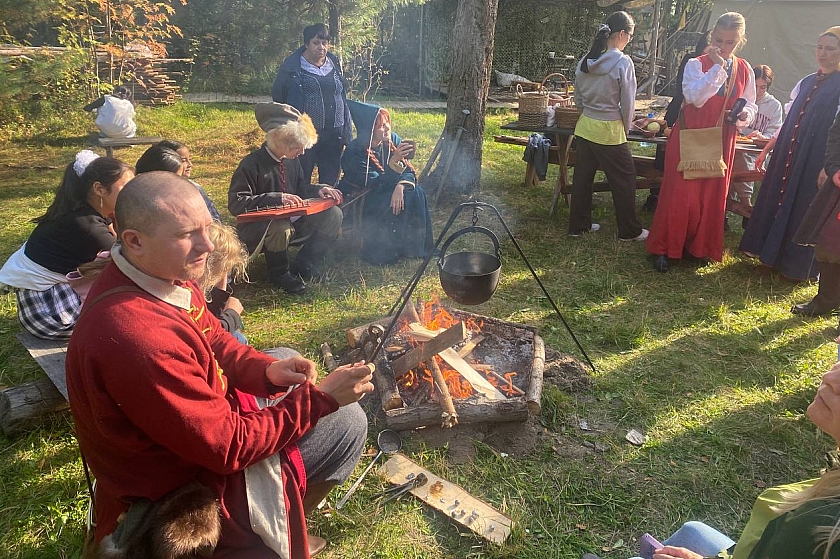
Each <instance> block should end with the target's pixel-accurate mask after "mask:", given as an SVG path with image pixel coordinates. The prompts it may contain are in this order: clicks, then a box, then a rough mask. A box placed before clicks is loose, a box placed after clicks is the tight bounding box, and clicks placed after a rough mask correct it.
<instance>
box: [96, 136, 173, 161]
mask: <svg viewBox="0 0 840 559" xmlns="http://www.w3.org/2000/svg"><path fill="white" fill-rule="evenodd" d="M97 141H98V142H99V145H100V146H101V147H103V148H105V155H107V156H108V157H114V148H127V147H131V146H142V145H151V146H153V145H155V144H159V143H161V142H162V141H163V138H160V137H158V136H135V137H134V138H98V139H97Z"/></svg>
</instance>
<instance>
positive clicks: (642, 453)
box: [0, 103, 837, 559]
mask: <svg viewBox="0 0 840 559" xmlns="http://www.w3.org/2000/svg"><path fill="white" fill-rule="evenodd" d="M70 116H71V118H67V115H63V116H61V117H56V118H55V119H54V120H53V121H52V124H51V125H50V126H49V127H48V131H44V132H39V131H38V130H35V129H30V130H28V131H24V132H25V133H20V132H19V131H14V130H13V131H11V134H12V136H13V137H12V138H11V139H10V140H11V141H8V142H6V143H4V144H3V145H2V146H0V196H2V200H3V203H2V205H0V258H2V259H3V260H5V258H6V257H7V256H8V255H9V254H11V253H12V252H13V251H14V250H16V249H17V248H18V247H19V246H20V244H21V243H22V242H23V241H24V240H25V239H26V237H27V234H28V233H29V231H31V229H32V226H33V225H32V223H30V221H29V220H30V219H31V218H32V217H35V216H37V215H39V214H40V213H41V212H42V211H43V209H44V208H45V207H46V205H47V204H48V203H49V201H50V200H51V198H52V192H53V190H54V188H55V186H56V185H57V184H58V182H59V179H60V176H61V170H62V168H63V166H64V165H65V164H66V163H67V162H68V161H70V160H71V158H72V156H73V154H74V153H75V152H76V151H78V149H79V148H80V147H81V146H82V145H85V141H88V136H87V134H88V132H89V130H90V128H91V127H90V126H89V124H90V123H89V121H88V120H86V115H84V114H73V115H70ZM514 118H515V117H514V115H513V114H511V113H500V114H494V115H490V116H488V119H487V137H488V138H491V136H492V134H493V133H498V127H499V125H500V124H502V123H504V122H506V121H509V120H513V119H514ZM138 122H139V126H140V130H141V132H142V133H143V134H144V135H145V134H148V135H160V136H164V137H174V138H177V139H179V140H181V141H184V142H185V143H186V144H188V145H189V146H190V147H191V149H192V152H193V162H194V164H195V171H194V178H195V179H196V180H198V181H199V182H200V183H201V184H202V185H203V186H204V187H205V188H206V189H207V190H208V191H209V193H210V194H211V196H212V197H213V198H214V199H215V200H216V202H217V204H218V205H219V206H220V207H221V208H223V207H224V206H225V203H224V201H225V199H226V189H227V184H228V180H229V178H230V175H231V173H232V171H233V169H234V168H235V166H236V164H237V162H238V161H239V159H240V158H241V157H242V156H244V155H245V154H246V153H247V152H248V151H249V150H250V149H252V148H254V147H256V146H258V145H259V143H260V138H261V136H260V134H259V131H258V129H257V128H256V126H255V123H254V120H253V116H252V112H251V110H250V108H249V107H247V106H233V105H196V104H189V103H181V104H177V105H175V106H172V107H165V108H157V109H154V110H151V109H144V108H141V109H140V110H139V114H138ZM394 122H395V129H396V130H397V131H399V132H400V134H401V135H403V137H411V138H413V139H415V140H417V143H418V152H419V155H418V160H419V161H421V162H422V161H424V160H425V157H427V156H428V154H429V153H430V151H431V149H432V146H433V145H434V141H435V140H436V138H437V135H438V133H439V131H440V129H441V128H442V125H443V115H442V114H441V113H439V112H424V113H418V112H396V113H395V114H394ZM141 151H142V150H141V149H140V148H134V149H128V150H123V151H119V152H118V156H119V157H121V158H124V159H125V160H126V161H128V162H133V161H135V160H136V158H137V157H138V156H139V154H140V153H141ZM484 159H485V162H484V175H483V192H482V195H481V197H482V199H483V200H485V201H488V202H491V203H493V204H495V205H496V206H497V207H498V208H499V209H500V211H501V212H502V214H503V215H504V218H505V220H506V221H507V222H508V224H509V225H510V226H511V228H512V229H513V231H514V234H515V235H516V237H517V239H518V241H519V243H520V244H521V245H522V247H523V249H524V251H525V252H526V254H527V256H528V258H529V260H530V261H531V262H532V264H533V265H534V266H535V268H536V269H537V271H538V273H539V274H540V276H541V277H542V278H543V281H544V282H545V284H546V286H547V288H548V290H549V292H550V293H551V295H552V297H553V298H554V299H555V300H556V301H557V302H558V304H559V306H560V308H561V310H562V311H563V313H564V316H565V317H566V319H567V320H568V321H569V323H570V324H571V326H572V328H573V329H574V330H575V332H576V333H577V334H578V336H579V337H580V339H581V342H582V344H583V345H584V347H585V348H586V350H587V352H588V353H589V355H590V356H591V357H592V358H593V360H594V362H595V365H596V367H597V372H596V373H591V372H588V371H586V370H582V369H578V368H576V367H574V366H568V365H567V364H566V363H565V362H564V361H561V360H560V358H559V357H558V356H557V354H555V353H551V354H550V359H549V361H550V365H552V366H551V367H549V375H548V377H547V385H546V389H545V392H544V394H543V408H542V412H541V414H540V415H539V416H538V417H536V418H534V419H533V420H532V421H531V422H529V423H527V424H524V425H521V426H509V427H506V428H502V429H473V430H469V431H466V430H459V429H456V430H455V431H453V433H452V434H451V436H447V435H448V434H441V433H439V432H435V431H434V430H431V431H429V432H427V433H424V434H423V435H422V436H420V435H412V436H408V437H406V445H405V447H404V450H405V452H406V453H407V454H408V455H409V456H410V457H412V458H413V459H414V460H416V461H418V462H420V463H421V464H423V465H424V466H425V467H427V468H429V469H430V470H432V471H433V472H435V473H437V474H439V475H441V476H443V477H446V478H448V479H450V480H452V481H454V482H457V483H459V484H461V485H463V486H464V487H466V488H467V489H468V490H469V491H471V492H472V493H473V494H474V495H476V496H478V497H480V498H482V499H485V500H487V501H488V502H490V503H492V504H493V505H495V506H496V507H498V508H500V509H502V510H504V511H505V512H506V513H507V514H509V515H511V516H512V517H513V518H515V519H516V521H517V523H518V526H519V529H518V530H517V531H516V532H515V534H514V535H513V536H512V537H511V539H510V541H509V543H508V544H507V545H505V546H503V547H495V546H492V545H488V544H486V543H485V542H483V541H481V540H479V539H477V538H475V537H473V536H472V535H470V534H469V533H466V534H465V533H463V532H459V530H458V528H457V527H456V526H455V525H454V524H451V523H450V522H449V521H448V519H446V518H443V517H442V516H440V515H438V514H437V513H434V512H432V511H431V510H430V509H428V508H426V507H425V506H424V505H422V504H420V503H419V502H418V501H415V500H411V499H405V500H403V501H401V502H398V503H394V504H389V505H386V506H385V507H381V508H380V507H377V505H376V503H375V502H374V501H372V500H371V495H372V494H373V493H374V492H376V491H378V490H380V489H382V487H383V485H384V483H383V481H382V480H381V479H379V478H377V477H376V476H373V477H371V478H369V480H368V481H367V482H366V483H365V484H364V486H363V488H362V490H361V491H360V492H359V493H358V494H357V496H356V497H355V498H353V499H352V500H351V501H350V502H349V503H348V505H347V506H346V507H345V508H344V509H342V510H341V511H339V512H336V511H334V510H332V508H331V507H330V506H327V507H325V508H324V509H322V510H321V511H320V513H319V515H318V516H317V518H315V519H314V529H315V531H316V532H317V533H319V534H320V535H322V536H324V537H326V538H327V539H328V540H330V543H331V545H330V547H329V548H328V550H327V552H326V553H325V554H324V557H326V558H328V559H329V558H338V557H366V558H367V557H380V558H390V557H394V558H396V557H416V558H437V557H444V558H454V557H522V558H535V559H536V558H540V559H543V558H554V557H556V558H564V559H566V558H576V557H579V556H580V555H581V554H582V553H583V552H584V551H595V552H597V553H598V554H600V555H602V556H604V557H609V558H614V559H619V558H623V557H628V556H631V555H634V554H635V551H636V550H637V539H638V536H639V535H640V534H642V533H643V532H646V531H647V532H651V533H652V534H655V535H657V536H660V537H662V538H664V537H666V536H667V535H668V534H669V533H670V531H671V530H672V529H674V528H675V527H676V526H678V525H679V524H680V523H682V522H683V521H686V520H690V519H698V520H704V521H706V522H708V523H709V524H712V525H713V526H716V527H718V528H719V529H721V530H723V531H725V532H727V533H729V534H731V535H733V536H737V534H738V533H739V531H740V529H741V528H742V527H743V525H744V523H745V522H746V519H747V517H748V514H749V510H750V507H751V505H752V502H753V500H754V498H755V497H756V495H757V494H758V493H759V492H760V491H761V490H762V489H763V488H765V487H769V486H771V485H774V484H778V483H782V482H788V481H794V480H799V479H804V478H805V477H810V476H813V475H814V474H816V473H817V471H818V470H819V468H820V467H821V463H820V456H821V454H822V451H824V450H826V449H828V448H829V446H830V441H829V440H828V439H827V437H824V436H820V435H817V434H816V430H815V428H814V427H813V426H812V425H811V423H810V422H809V421H808V419H807V417H805V415H804V409H805V407H806V406H807V403H808V402H809V401H810V399H811V397H812V396H813V394H814V389H815V387H816V385H817V384H818V382H819V378H820V375H821V373H822V372H823V371H825V370H827V368H828V366H829V365H830V364H831V363H832V362H833V361H834V356H835V355H836V345H835V344H834V343H833V342H832V339H833V336H834V335H835V328H836V325H837V324H836V319H831V320H802V319H800V318H797V317H794V316H793V315H791V314H790V313H789V312H788V309H789V307H790V305H791V304H792V303H794V302H801V301H805V300H807V299H809V298H810V297H811V296H813V294H814V292H815V286H812V285H794V284H791V283H788V282H786V281H784V280H782V279H779V278H777V277H774V276H759V275H758V274H756V270H755V267H754V265H753V264H752V263H751V262H750V261H748V260H747V259H746V258H744V257H742V256H740V255H738V254H737V252H736V250H735V248H736V247H737V242H738V239H739V236H740V228H739V227H736V228H735V229H736V230H735V231H733V232H730V233H727V235H726V247H727V254H726V256H725V258H724V261H723V262H722V263H720V264H715V265H712V266H709V267H707V268H702V269H697V268H695V267H694V266H691V265H679V266H676V267H674V269H673V270H672V271H671V272H670V273H669V274H658V273H656V272H654V271H653V270H652V268H651V266H650V264H649V262H648V260H647V259H646V258H645V253H644V247H643V246H642V245H641V244H637V243H620V242H618V240H617V239H616V235H615V223H614V218H613V211H612V204H611V200H610V198H609V196H608V195H606V194H598V195H596V202H595V203H596V207H595V220H596V221H599V222H600V223H601V224H602V229H601V231H600V232H598V233H597V234H594V235H587V236H584V237H581V238H577V239H572V238H569V237H568V236H567V235H566V224H567V220H568V209H567V208H566V207H565V206H563V205H562V204H561V206H560V210H559V212H558V213H557V214H556V215H555V216H553V217H549V216H548V215H547V210H546V208H547V206H548V202H549V198H550V189H551V187H550V185H551V184H552V183H553V176H552V175H551V174H550V175H549V181H548V182H546V183H542V184H541V185H540V186H538V187H536V188H524V187H523V186H522V177H523V174H524V173H523V165H524V164H523V163H522V162H521V150H520V148H516V147H513V146H505V145H497V144H494V143H493V142H492V138H491V139H490V141H488V142H487V143H486V149H485V158H484ZM553 172H554V171H552V173H553ZM643 199H644V198H643V193H640V195H639V203H640V204H641V202H642V201H643ZM458 201H459V198H458V197H457V196H454V195H445V196H444V197H443V200H442V202H443V203H442V204H441V206H440V207H439V208H438V209H436V210H435V212H434V218H435V222H436V224H437V225H438V226H440V225H441V224H442V223H443V221H444V220H445V219H446V217H447V216H448V215H449V212H450V211H451V208H453V207H454V205H455V204H456V203H457V202H458ZM480 219H481V220H482V224H485V225H489V226H491V227H495V228H496V230H497V231H499V228H498V227H497V226H496V224H495V223H494V222H493V221H492V220H490V219H489V217H488V216H481V218H480ZM644 220H645V221H646V222H647V223H649V221H650V217H649V216H644ZM345 242H346V241H345ZM346 246H347V245H345V246H344V248H346ZM336 253H337V254H336V260H335V264H334V266H333V268H332V270H331V273H332V276H333V279H332V281H331V282H329V283H326V284H320V285H314V286H313V287H312V289H310V291H309V292H308V293H307V294H306V295H305V296H303V297H297V298H293V297H288V296H285V295H283V294H280V293H277V292H275V291H271V290H269V289H267V288H266V287H265V284H264V282H263V280H264V279H265V268H264V264H263V263H262V262H261V261H257V263H256V264H255V265H254V266H253V269H252V271H251V276H252V279H253V280H254V283H252V284H250V285H242V286H239V287H237V293H238V294H239V295H240V297H241V299H242V301H243V303H244V305H245V309H246V314H245V315H244V319H245V322H246V324H247V335H248V337H249V340H250V341H251V343H252V344H253V345H254V346H256V347H258V348H264V347H269V346H274V345H280V344H283V345H289V346H292V347H295V348H299V349H301V350H302V351H303V352H304V353H306V354H307V355H309V356H310V357H315V356H316V355H317V348H318V346H319V345H320V343H321V342H324V341H328V342H330V343H331V344H332V345H333V347H335V348H336V349H337V350H341V349H342V348H343V339H344V336H343V331H344V329H345V328H347V327H350V326H354V325H358V324H361V323H364V322H365V321H366V320H367V319H372V318H374V317H377V316H380V315H382V314H383V313H384V312H385V311H387V309H388V308H389V307H390V305H391V303H392V302H393V301H394V300H395V299H396V297H397V295H398V294H399V292H400V289H401V288H402V286H403V285H404V284H405V282H406V281H407V280H408V278H409V277H410V276H411V274H412V272H413V271H414V268H415V266H416V264H417V262H416V261H411V262H407V263H402V264H399V265H396V266H390V267H382V268H377V267H372V266H368V265H366V264H363V263H360V262H359V260H358V258H356V256H355V255H353V254H352V253H350V251H348V250H338V251H336ZM432 272H433V270H432V269H430V270H429V274H427V276H426V277H425V278H424V279H423V281H422V283H421V284H420V288H419V293H420V295H422V296H430V295H432V294H434V293H437V292H439V286H438V285H437V282H436V276H435V275H434V274H433V273H432ZM476 312H479V313H482V314H487V315H493V316H497V317H500V318H505V319H509V320H512V321H515V322H521V323H528V324H532V325H534V326H537V327H539V328H540V330H541V333H542V335H543V337H544V338H545V341H546V343H547V345H548V346H549V347H550V348H551V349H552V350H554V351H557V352H565V353H569V354H572V355H574V356H576V357H578V358H579V357H580V355H579V354H578V353H577V350H576V349H575V347H574V345H573V344H572V342H571V340H570V338H569V336H568V334H567V333H566V331H565V329H564V328H563V327H562V325H561V324H560V323H559V321H558V320H557V318H556V316H555V315H553V314H552V312H551V309H550V307H549V306H548V304H547V301H546V299H545V298H544V296H543V295H542V293H541V292H540V291H539V289H538V288H537V286H536V284H535V283H534V282H533V280H532V279H531V278H530V275H529V273H528V271H527V268H526V267H525V266H524V265H523V264H522V262H520V261H519V259H518V258H517V257H516V252H515V251H514V250H513V248H512V246H510V244H509V243H505V244H504V266H503V275H502V281H501V285H500V287H499V290H498V292H497V293H496V295H495V296H494V297H493V298H492V299H491V300H490V301H489V302H488V303H486V304H484V305H482V306H480V307H477V308H476ZM18 329H19V326H18V324H17V320H16V316H15V303H14V298H13V297H12V296H11V295H4V296H0V386H1V385H6V386H11V385H15V384H18V383H20V382H24V381H28V380H32V379H34V378H36V376H37V375H38V374H39V372H38V370H37V368H36V366H35V365H34V363H33V362H32V361H31V360H30V358H29V356H28V355H27V354H26V352H25V351H24V350H23V348H22V347H21V346H20V345H19V344H18V343H17V342H16V340H15V339H14V334H15V332H17V331H18ZM581 420H583V421H585V422H586V426H587V427H588V430H584V429H582V427H581V425H582V423H581ZM381 427H382V423H381V421H375V422H374V423H373V424H372V427H371V432H372V433H375V432H376V431H378V430H379V429H380V428H381ZM631 428H635V429H638V430H640V431H643V432H644V433H645V434H647V436H648V440H647V442H646V443H645V444H644V445H643V446H641V447H636V446H632V445H630V444H629V443H627V442H626V441H625V440H624V434H625V433H626V432H627V431H628V430H629V429H631ZM371 441H373V438H372V439H371ZM0 448H1V449H2V451H0V512H2V514H0V550H2V552H0V556H4V557H10V558H15V559H24V558H25V559H34V558H45V559H46V558H55V557H78V556H79V553H80V549H81V542H82V538H83V527H84V510H85V506H86V499H85V492H86V489H85V483H84V477H83V474H82V469H81V464H80V461H79V457H78V453H77V450H76V447H75V443H74V439H73V436H72V422H71V421H70V419H69V417H67V416H64V417H61V418H58V419H56V420H55V421H53V422H52V423H50V424H48V425H47V426H45V427H43V428H40V429H36V430H35V431H32V432H30V433H28V434H26V435H23V436H21V437H18V438H15V439H11V440H10V439H5V438H2V437H0ZM367 461H368V458H363V462H364V463H367ZM338 494H339V492H336V495H334V496H331V498H330V500H329V502H330V504H331V505H332V504H334V503H335V500H336V499H337V496H338Z"/></svg>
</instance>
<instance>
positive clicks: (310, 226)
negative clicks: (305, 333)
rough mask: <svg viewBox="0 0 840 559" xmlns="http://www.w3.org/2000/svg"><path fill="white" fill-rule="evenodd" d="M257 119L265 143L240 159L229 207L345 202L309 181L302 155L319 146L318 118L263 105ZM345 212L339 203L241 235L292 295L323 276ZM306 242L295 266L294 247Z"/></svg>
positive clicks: (242, 227) (243, 228)
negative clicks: (326, 200) (291, 251)
mask: <svg viewBox="0 0 840 559" xmlns="http://www.w3.org/2000/svg"><path fill="white" fill-rule="evenodd" d="M255 114H256V117H257V122H258V123H259V125H260V128H262V129H263V130H264V131H265V133H266V134H265V143H264V144H263V145H262V147H260V149H258V150H257V151H255V152H253V153H251V154H249V155H247V156H246V157H245V159H243V160H242V161H241V162H240V163H239V167H237V169H236V171H235V172H234V173H233V178H232V179H231V181H230V190H228V209H229V210H230V213H232V214H233V215H239V214H241V213H244V212H245V211H247V210H255V209H258V208H261V207H266V206H280V205H283V204H291V205H295V204H300V203H302V201H303V200H304V199H306V198H332V199H335V200H336V201H339V202H340V201H341V191H339V190H338V189H336V188H332V187H330V186H327V185H323V184H309V180H308V179H307V178H306V175H305V174H304V172H303V168H302V167H301V164H300V161H299V160H298V157H299V156H300V155H302V154H303V153H304V152H305V151H306V150H307V149H309V148H311V147H312V146H313V145H315V142H317V141H318V136H317V134H316V132H315V127H314V126H313V125H312V120H311V119H310V118H309V116H308V115H306V114H301V113H300V112H299V111H298V110H297V109H295V108H294V107H292V106H291V105H284V104H282V103H273V102H272V103H257V105H256V107H255ZM342 217H343V216H342V213H341V210H340V209H339V208H338V207H337V206H334V207H332V208H329V209H327V210H324V211H322V212H319V213H316V214H312V215H307V216H302V217H300V218H297V219H296V220H295V221H294V222H293V221H292V220H290V219H274V220H271V221H257V222H251V223H242V224H239V225H237V231H238V233H239V238H240V239H241V240H242V242H244V243H245V244H246V245H247V247H248V250H249V251H251V252H252V253H253V252H255V251H257V250H259V249H260V248H261V249H262V251H263V252H264V253H265V262H266V265H267V266H268V281H269V282H271V283H272V284H273V285H274V286H276V287H279V288H280V289H282V290H283V291H285V292H286V293H290V294H299V293H303V292H304V291H305V290H306V284H305V283H304V281H307V280H310V279H317V278H319V277H322V275H323V264H324V258H325V256H326V253H327V250H328V249H329V247H330V246H331V245H332V244H333V243H334V241H335V239H336V238H337V237H338V233H339V231H340V230H341V221H342ZM301 243H302V245H303V246H302V247H301V249H300V252H298V255H297V259H296V261H295V265H294V267H292V266H290V263H289V246H290V245H292V244H294V245H299V244H301Z"/></svg>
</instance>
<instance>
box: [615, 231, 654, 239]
mask: <svg viewBox="0 0 840 559" xmlns="http://www.w3.org/2000/svg"><path fill="white" fill-rule="evenodd" d="M649 234H650V231H648V230H647V229H642V232H641V233H639V236H638V237H633V238H632V239H622V238H621V237H619V239H618V240H619V241H626V242H630V241H644V240H647V238H648V235H649Z"/></svg>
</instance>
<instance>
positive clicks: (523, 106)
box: [516, 84, 548, 128]
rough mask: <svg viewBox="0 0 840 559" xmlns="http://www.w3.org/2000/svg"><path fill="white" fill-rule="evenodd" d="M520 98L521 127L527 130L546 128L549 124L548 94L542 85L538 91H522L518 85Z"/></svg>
mask: <svg viewBox="0 0 840 559" xmlns="http://www.w3.org/2000/svg"><path fill="white" fill-rule="evenodd" d="M516 96H517V97H519V125H520V126H522V127H527V128H544V127H545V125H546V123H547V122H548V92H547V91H545V90H544V89H543V87H542V84H540V87H539V88H537V91H522V87H521V86H520V85H519V84H517V85H516Z"/></svg>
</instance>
